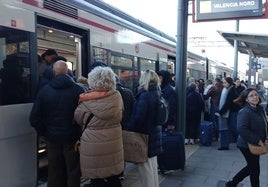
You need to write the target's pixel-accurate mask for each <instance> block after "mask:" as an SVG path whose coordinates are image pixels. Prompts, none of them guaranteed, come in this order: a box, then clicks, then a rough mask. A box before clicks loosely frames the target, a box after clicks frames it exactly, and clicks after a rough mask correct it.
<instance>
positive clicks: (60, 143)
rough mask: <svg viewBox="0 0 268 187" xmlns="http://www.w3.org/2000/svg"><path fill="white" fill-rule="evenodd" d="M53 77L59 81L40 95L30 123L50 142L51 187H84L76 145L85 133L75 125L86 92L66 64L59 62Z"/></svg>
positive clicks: (51, 83)
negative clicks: (75, 80) (78, 108)
mask: <svg viewBox="0 0 268 187" xmlns="http://www.w3.org/2000/svg"><path fill="white" fill-rule="evenodd" d="M53 74H54V76H55V77H54V78H53V79H52V80H51V81H50V82H49V83H48V84H47V85H45V86H44V87H43V88H42V89H41V90H40V91H39V93H38V95H37V98H36V101H35V103H34V106H33V108H32V111H31V116H30V122H31V125H32V126H33V127H34V128H35V129H36V131H37V133H39V135H43V136H45V138H46V143H47V149H48V163H49V164H48V186H66V187H67V186H68V187H76V186H77V187H80V175H81V174H80V164H79V154H78V153H77V152H75V151H74V144H75V142H76V141H77V140H78V138H79V137H80V133H81V129H80V127H79V126H78V125H77V126H76V125H75V124H73V117H74V110H75V109H76V107H77V105H78V99H79V95H80V94H81V93H83V92H84V90H83V88H82V87H80V86H79V85H77V84H76V83H75V82H74V81H73V79H72V78H71V77H70V76H69V75H68V66H67V64H66V62H64V61H62V60H60V61H57V62H56V63H55V64H54V65H53Z"/></svg>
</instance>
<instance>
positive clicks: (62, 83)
mask: <svg viewBox="0 0 268 187" xmlns="http://www.w3.org/2000/svg"><path fill="white" fill-rule="evenodd" d="M73 84H75V82H74V80H73V79H72V78H71V77H70V76H69V75H57V76H56V77H54V79H52V80H51V81H50V82H49V85H50V86H51V87H53V88H56V89H65V88H68V87H71V86H72V85H73Z"/></svg>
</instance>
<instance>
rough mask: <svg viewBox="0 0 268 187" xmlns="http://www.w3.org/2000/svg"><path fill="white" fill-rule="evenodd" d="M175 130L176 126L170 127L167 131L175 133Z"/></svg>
mask: <svg viewBox="0 0 268 187" xmlns="http://www.w3.org/2000/svg"><path fill="white" fill-rule="evenodd" d="M174 129H175V126H174V125H168V126H167V131H168V132H173V131H174Z"/></svg>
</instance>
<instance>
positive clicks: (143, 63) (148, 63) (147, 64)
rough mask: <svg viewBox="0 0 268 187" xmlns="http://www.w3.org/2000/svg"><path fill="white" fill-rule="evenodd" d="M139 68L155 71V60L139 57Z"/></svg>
mask: <svg viewBox="0 0 268 187" xmlns="http://www.w3.org/2000/svg"><path fill="white" fill-rule="evenodd" d="M140 69H141V71H145V70H147V69H151V70H154V71H155V61H153V60H147V59H142V58H141V59H140Z"/></svg>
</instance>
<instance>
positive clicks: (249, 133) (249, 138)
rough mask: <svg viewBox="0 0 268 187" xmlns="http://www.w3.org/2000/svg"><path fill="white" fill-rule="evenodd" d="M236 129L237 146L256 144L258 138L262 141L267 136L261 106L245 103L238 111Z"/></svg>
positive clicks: (265, 121) (265, 122)
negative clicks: (237, 134)
mask: <svg viewBox="0 0 268 187" xmlns="http://www.w3.org/2000/svg"><path fill="white" fill-rule="evenodd" d="M237 130H238V133H239V136H238V140H237V145H238V146H239V147H244V148H248V145H247V143H252V144H255V145H257V144H258V142H259V141H260V140H262V141H263V142H264V141H265V139H266V136H267V135H266V133H267V120H266V117H265V113H264V110H263V108H262V107H261V106H259V105H258V106H257V107H256V108H254V107H252V106H250V105H249V104H246V105H245V107H244V108H242V109H241V110H240V111H239V113H238V116H237Z"/></svg>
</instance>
